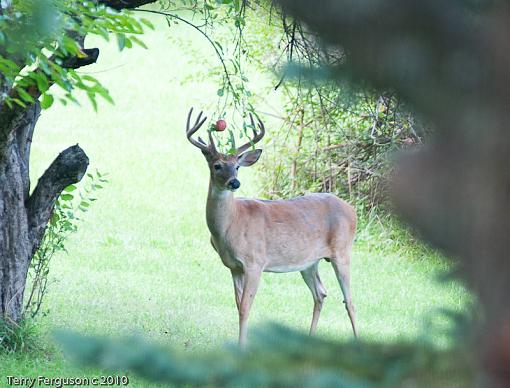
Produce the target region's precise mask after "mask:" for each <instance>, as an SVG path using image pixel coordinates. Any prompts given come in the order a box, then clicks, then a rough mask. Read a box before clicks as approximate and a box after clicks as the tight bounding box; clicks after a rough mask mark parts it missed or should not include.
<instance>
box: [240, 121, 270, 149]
mask: <svg viewBox="0 0 510 388" xmlns="http://www.w3.org/2000/svg"><path fill="white" fill-rule="evenodd" d="M250 120H251V126H252V130H253V139H250V141H249V142H248V143H246V144H243V145H242V146H241V147H239V148H238V149H237V150H236V153H237V155H239V154H241V153H242V152H244V151H246V150H247V149H249V148H250V147H251V146H252V145H254V144H256V143H258V142H259V141H260V140H261V139H262V138H263V137H264V135H265V134H266V128H265V127H264V123H263V122H262V120H261V119H258V121H259V128H260V132H258V133H257V130H256V129H255V128H256V126H255V121H254V120H253V115H252V114H251V113H250Z"/></svg>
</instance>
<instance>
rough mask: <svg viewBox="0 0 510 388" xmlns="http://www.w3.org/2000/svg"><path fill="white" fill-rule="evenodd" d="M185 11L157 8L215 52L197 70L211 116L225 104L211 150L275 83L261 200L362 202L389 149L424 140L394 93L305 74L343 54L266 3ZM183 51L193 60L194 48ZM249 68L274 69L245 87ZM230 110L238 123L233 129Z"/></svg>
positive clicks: (374, 196) (381, 179) (377, 181)
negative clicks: (206, 84) (223, 125)
mask: <svg viewBox="0 0 510 388" xmlns="http://www.w3.org/2000/svg"><path fill="white" fill-rule="evenodd" d="M167 5H168V7H170V5H169V4H167ZM188 11H191V12H192V17H190V18H185V17H184V16H182V15H180V14H179V15H177V14H174V13H170V12H168V11H164V12H163V14H164V15H165V16H166V17H167V20H168V22H169V25H171V24H172V23H180V22H184V23H185V24H187V25H188V26H191V27H192V28H194V29H196V30H198V31H199V32H200V33H201V34H202V35H203V37H204V38H205V39H206V40H207V41H208V42H209V43H210V45H211V46H212V47H213V48H214V50H215V53H216V56H217V58H218V65H217V66H216V67H215V68H213V69H210V70H209V71H207V72H206V73H205V74H202V77H203V78H204V79H205V78H211V77H215V78H216V79H217V80H218V84H219V89H218V92H217V95H218V100H217V104H216V109H215V112H214V113H213V116H214V117H216V116H217V117H225V116H226V115H227V113H226V110H227V109H229V110H231V113H229V114H230V115H231V118H232V119H231V120H230V122H231V123H232V125H230V126H229V128H228V138H227V139H224V138H223V137H222V136H219V135H217V134H216V141H217V142H218V143H219V146H220V148H221V147H223V149H224V151H225V152H228V151H229V150H232V149H233V148H234V147H235V141H236V139H242V138H243V137H245V136H246V135H247V134H248V133H249V132H251V130H252V128H251V125H250V123H249V120H248V113H253V114H256V115H257V109H256V108H255V107H256V106H257V105H261V103H262V102H264V97H262V96H263V95H265V94H268V93H270V92H272V91H273V90H272V89H274V90H278V91H279V93H280V96H281V98H282V100H283V104H284V109H283V110H284V113H283V115H279V114H277V116H279V118H280V119H281V125H280V126H277V127H272V128H271V130H270V131H268V135H267V139H268V140H269V144H270V147H266V151H265V157H264V158H263V163H264V167H265V168H263V169H262V171H263V172H262V174H263V175H262V179H261V180H262V181H263V182H264V186H263V187H262V194H263V195H264V196H265V197H269V198H288V197H291V196H296V195H300V194H304V193H306V192H334V193H336V194H338V195H340V196H342V197H344V198H349V199H350V200H351V201H353V202H357V203H362V204H363V205H364V206H366V207H369V208H371V207H373V206H375V205H378V204H380V203H381V202H384V201H385V199H386V179H387V178H388V176H389V175H390V173H391V160H390V156H391V154H392V153H393V152H394V151H396V150H398V149H401V148H409V147H412V146H416V145H419V144H421V143H422V141H423V140H424V137H425V130H424V128H423V125H422V124H421V123H419V122H417V120H416V119H415V117H414V115H413V114H412V113H410V110H409V108H408V107H407V106H406V104H405V103H404V102H403V101H402V100H401V99H400V98H399V97H398V96H397V95H396V94H395V93H394V92H391V91H386V92H382V93H377V92H375V91H374V90H373V89H370V88H368V87H357V88H355V87H353V86H352V85H347V84H345V83H344V84H343V85H341V86H340V87H339V85H338V84H336V83H332V82H325V81H324V80H322V79H318V78H317V77H314V78H310V74H305V73H303V70H302V68H301V67H300V66H304V65H306V66H309V67H310V66H311V67H312V68H314V69H320V68H326V67H327V66H330V65H332V64H336V63H341V62H342V61H345V54H344V53H343V51H341V50H338V49H332V48H327V47H326V46H325V45H323V44H322V43H321V41H320V40H319V39H318V37H317V36H315V35H313V34H311V33H310V32H309V31H307V30H306V29H305V28H304V27H303V26H301V25H300V24H299V23H298V22H297V21H296V20H293V19H289V18H287V17H286V16H285V15H283V14H282V13H281V12H280V10H278V9H277V8H271V7H269V6H268V5H267V4H266V3H265V2H254V3H247V2H241V1H238V2H231V1H225V2H218V3H216V4H211V3H209V2H207V1H206V2H203V3H195V4H194V5H193V6H191V7H190V8H188ZM142 12H144V11H142ZM148 12H156V13H161V12H159V11H148ZM192 54H193V57H194V60H199V57H200V56H201V55H202V53H197V52H195V53H192ZM287 62H290V63H291V64H292V65H291V66H288V65H286V64H287ZM254 69H255V70H257V71H260V72H263V73H268V71H269V72H270V73H272V74H273V84H272V86H271V88H270V89H267V90H258V92H257V93H252V91H251V88H250V78H251V77H250V74H249V73H250V71H253V70H254ZM318 73H319V72H318V71H316V72H315V73H314V74H315V75H317V74H318ZM197 76H200V75H197V74H194V76H193V79H194V80H196V78H197ZM258 113H259V114H260V111H259V112H258ZM239 117H241V118H242V125H241V126H240V127H237V126H236V124H235V122H236V121H237V118H239ZM210 130H213V129H210ZM267 143H268V142H267V141H266V144H267Z"/></svg>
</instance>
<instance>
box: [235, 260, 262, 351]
mask: <svg viewBox="0 0 510 388" xmlns="http://www.w3.org/2000/svg"><path fill="white" fill-rule="evenodd" d="M261 274H262V271H261V270H260V269H259V268H246V269H245V271H244V285H243V295H242V298H241V305H240V306H239V346H241V347H242V348H244V347H246V343H247V342H246V341H247V334H248V315H249V314H250V309H251V305H252V303H253V299H255V294H256V293H257V289H258V287H259V283H260V275H261Z"/></svg>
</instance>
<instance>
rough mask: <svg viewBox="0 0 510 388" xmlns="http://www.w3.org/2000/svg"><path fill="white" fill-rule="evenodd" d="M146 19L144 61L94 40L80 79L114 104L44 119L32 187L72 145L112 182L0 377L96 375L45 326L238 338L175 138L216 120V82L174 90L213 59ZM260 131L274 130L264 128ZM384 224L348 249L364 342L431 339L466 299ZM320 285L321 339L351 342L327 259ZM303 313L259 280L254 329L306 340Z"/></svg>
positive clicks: (199, 342)
mask: <svg viewBox="0 0 510 388" xmlns="http://www.w3.org/2000/svg"><path fill="white" fill-rule="evenodd" d="M151 20H153V21H154V22H155V24H156V32H149V33H147V35H146V36H144V42H145V43H146V44H147V46H148V48H149V50H148V51H147V50H144V49H141V48H136V49H133V50H128V51H124V52H122V53H119V52H118V50H117V47H116V44H115V43H112V44H110V45H108V44H105V43H103V42H101V41H98V42H97V44H98V45H99V47H100V48H101V50H102V52H101V55H100V59H99V62H98V63H97V64H95V65H93V66H89V67H86V68H84V69H80V70H79V71H80V72H82V73H90V74H92V75H94V76H95V77H97V78H98V79H99V80H101V81H102V82H103V83H104V85H105V86H106V87H108V88H109V90H110V92H111V95H112V97H113V98H114V100H115V105H114V106H111V105H106V104H103V105H102V106H100V109H99V112H98V113H95V112H94V111H93V109H92V108H91V107H90V104H89V103H88V101H87V100H86V98H85V96H80V98H79V100H80V101H82V106H80V107H78V106H68V107H63V106H61V105H59V104H56V105H55V106H54V107H52V108H51V109H50V110H48V111H43V113H42V117H41V120H40V121H39V123H38V128H37V131H36V136H35V138H34V145H33V164H32V177H33V179H34V180H35V179H36V177H37V176H39V175H40V174H41V173H42V172H43V171H42V170H43V169H44V167H45V166H47V165H48V164H49V163H50V162H51V160H52V159H53V158H54V157H55V155H56V154H57V153H58V152H59V151H60V150H62V149H63V148H65V147H66V146H68V145H70V144H74V143H77V142H78V143H79V144H80V145H81V146H82V147H83V148H84V149H85V150H86V152H87V153H88V155H89V157H90V159H91V167H90V168H91V169H96V168H97V169H99V170H100V171H101V172H103V173H108V174H109V180H110V183H109V184H108V185H107V186H106V188H105V190H103V191H101V192H100V193H99V195H98V198H99V200H98V201H97V202H96V203H95V204H94V205H93V207H92V209H91V210H90V212H88V213H87V214H86V215H85V217H84V219H85V220H84V222H83V223H82V224H81V225H80V228H79V231H78V233H77V234H75V235H73V236H72V237H71V240H70V241H69V243H68V245H67V248H68V254H59V255H58V257H56V258H55V260H54V262H53V264H52V273H51V277H52V278H53V280H54V283H53V284H52V285H51V287H50V292H49V295H48V298H47V307H48V308H49V310H50V311H49V315H48V316H46V317H43V318H40V320H39V328H40V331H41V334H42V337H41V347H42V348H43V349H44V351H41V352H34V353H33V354H29V355H21V356H14V355H3V354H2V355H0V375H1V376H4V375H28V376H35V375H41V374H42V375H48V376H62V375H68V376H76V375H77V376H81V375H83V374H88V375H91V374H100V372H99V371H91V370H87V371H83V370H81V369H76V368H75V367H73V366H72V365H71V363H70V362H68V361H66V360H65V359H64V358H63V356H62V355H61V354H60V352H59V351H58V350H56V349H55V348H54V347H53V345H51V337H50V336H49V333H51V330H53V329H54V328H72V329H74V330H77V331H79V332H83V333H88V334H96V333H97V334H108V335H122V334H130V333H141V334H143V335H144V336H149V337H151V338H152V339H153V340H155V341H158V342H161V343H164V344H167V345H171V346H174V347H178V348H187V349H189V351H204V350H208V349H213V348H218V347H221V346H222V345H223V344H224V343H225V342H226V341H234V340H235V339H236V338H237V312H236V309H235V304H234V296H233V287H232V284H231V278H230V272H229V271H228V270H227V269H226V268H224V267H223V265H222V264H221V261H220V259H219V257H217V255H216V253H215V252H214V251H213V249H212V248H211V246H210V244H209V236H208V231H207V227H206V224H205V215H204V212H205V200H206V195H207V185H208V172H207V167H206V164H205V162H204V160H203V157H202V155H201V154H200V152H199V151H198V150H197V149H195V148H194V147H193V146H191V144H189V143H188V142H187V140H186V138H185V136H184V121H185V117H186V113H187V110H188V109H189V107H190V106H195V107H201V108H204V109H206V110H207V109H209V110H213V107H214V106H215V104H216V98H217V96H216V90H217V82H216V80H214V79H212V80H211V81H210V82H204V81H203V80H201V79H200V80H199V81H198V82H193V81H191V82H188V83H185V84H181V81H182V80H183V79H186V78H193V77H194V75H195V74H196V73H197V72H207V70H208V68H209V67H210V66H211V65H212V64H214V63H215V62H214V61H215V58H214V54H213V51H212V49H210V48H209V47H207V46H206V43H205V42H204V41H203V40H202V39H201V37H200V36H198V35H197V34H196V33H194V32H193V31H192V30H190V29H188V28H187V27H185V26H173V27H172V28H171V29H168V27H167V26H166V23H165V22H164V21H162V20H158V19H154V18H151ZM189 47H193V48H195V49H197V50H200V52H201V55H200V57H201V60H200V61H197V60H196V58H195V59H193V58H192V57H191V56H190V55H189ZM259 82H264V81H263V80H261V81H259ZM252 87H253V89H255V90H256V89H257V85H252ZM261 88H262V85H261ZM267 98H268V103H267V104H274V101H278V95H277V94H276V93H275V94H274V95H270V96H267ZM262 117H264V116H262ZM266 122H267V127H268V130H269V131H271V123H272V121H271V119H270V118H269V117H268V118H267V119H266ZM257 168H259V167H258V166H257V165H255V166H254V167H253V168H252V169H251V170H252V171H249V170H248V169H246V170H244V171H241V173H240V180H241V182H242V187H241V192H240V195H246V196H251V195H256V194H257V192H258V185H257V174H255V172H256V170H257ZM385 222H386V221H384V220H383V221H381V220H379V219H378V218H372V219H371V222H370V223H369V222H368V221H367V220H363V222H361V225H360V230H359V234H358V238H357V241H356V243H355V246H354V252H353V258H352V293H353V300H354V303H355V305H356V308H357V314H358V325H359V331H360V333H361V336H363V337H364V338H371V339H384V340H388V339H396V338H410V337H415V336H417V335H420V334H421V333H423V332H424V329H425V331H426V329H427V328H426V325H425V324H424V322H425V321H426V319H425V318H426V317H427V316H430V313H431V312H433V311H435V310H436V309H439V308H450V309H454V310H456V311H458V310H460V309H462V307H463V305H464V304H465V302H466V300H467V297H466V291H465V289H464V288H462V287H461V286H460V285H458V284H455V283H448V284H439V283H438V282H437V281H436V277H437V274H438V273H440V272H441V271H443V270H444V269H445V268H446V265H445V264H443V263H442V262H441V260H440V257H439V255H437V254H435V253H432V252H430V251H429V250H427V249H424V248H422V247H419V246H417V245H416V244H415V243H413V242H412V241H408V240H406V238H405V235H404V234H403V233H401V232H399V231H398V230H396V231H395V230H394V229H393V226H394V225H393V224H391V225H385ZM321 276H322V279H323V282H324V284H325V286H326V288H327V289H328V291H329V296H328V298H327V299H326V301H325V305H324V308H323V312H322V316H321V319H320V321H319V326H318V335H319V336H328V337H330V338H350V336H351V335H352V334H351V329H350V325H349V321H348V318H347V314H346V312H345V310H344V307H343V304H342V303H341V301H342V298H341V293H340V289H339V287H338V284H337V282H336V279H335V278H334V274H333V271H332V269H331V268H330V266H329V265H328V264H327V263H325V262H324V263H323V264H322V265H321ZM312 307H313V302H312V298H311V295H310V294H309V291H308V289H307V287H306V286H305V284H304V283H303V281H302V280H301V276H300V274H299V273H293V274H286V275H281V274H280V275H276V274H266V275H265V276H263V281H262V284H261V287H260V291H259V293H258V295H257V298H256V301H255V303H254V308H253V310H252V314H251V317H250V324H251V326H252V327H253V326H255V325H259V324H261V323H262V322H266V321H268V320H272V321H278V322H280V323H285V324H287V325H289V326H291V327H293V328H298V329H302V330H308V326H309V322H310V319H311V313H312ZM438 341H439V340H438ZM0 384H5V381H2V382H1V383H0ZM133 385H134V386H138V385H137V384H136V380H133ZM144 386H146V384H144Z"/></svg>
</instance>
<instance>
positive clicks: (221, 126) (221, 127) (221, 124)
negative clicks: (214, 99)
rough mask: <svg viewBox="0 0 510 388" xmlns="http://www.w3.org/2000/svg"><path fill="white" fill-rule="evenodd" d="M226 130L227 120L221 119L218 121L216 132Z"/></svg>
mask: <svg viewBox="0 0 510 388" xmlns="http://www.w3.org/2000/svg"><path fill="white" fill-rule="evenodd" d="M225 128H227V122H226V121H225V120H223V119H219V120H218V121H216V130H217V131H218V132H222V131H224V130H225Z"/></svg>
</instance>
